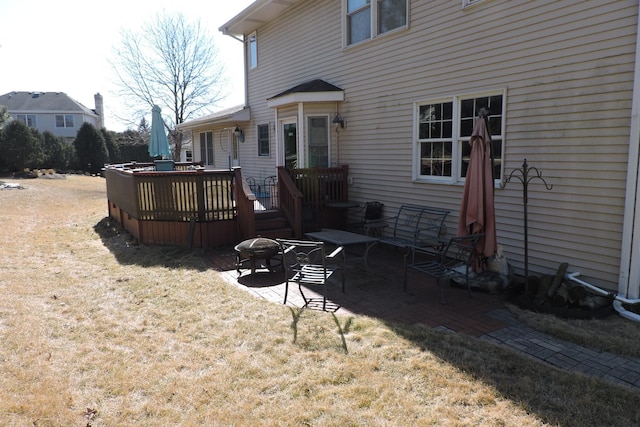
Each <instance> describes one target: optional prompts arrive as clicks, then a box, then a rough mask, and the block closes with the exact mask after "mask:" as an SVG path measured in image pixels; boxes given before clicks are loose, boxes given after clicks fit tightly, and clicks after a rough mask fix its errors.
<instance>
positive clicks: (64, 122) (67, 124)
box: [56, 114, 74, 128]
mask: <svg viewBox="0 0 640 427" xmlns="http://www.w3.org/2000/svg"><path fill="white" fill-rule="evenodd" d="M56 127H57V128H72V127H74V120H73V114H56Z"/></svg>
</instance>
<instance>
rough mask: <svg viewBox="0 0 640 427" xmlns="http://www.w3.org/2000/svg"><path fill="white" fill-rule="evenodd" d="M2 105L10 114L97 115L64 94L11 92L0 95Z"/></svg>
mask: <svg viewBox="0 0 640 427" xmlns="http://www.w3.org/2000/svg"><path fill="white" fill-rule="evenodd" d="M0 105H4V106H5V107H7V109H8V110H9V111H10V112H25V113H27V112H39V113H51V112H65V113H73V112H82V113H84V114H89V115H92V116H95V115H96V112H95V111H94V110H92V109H90V108H87V107H85V106H84V105H82V104H81V103H79V102H78V101H76V100H75V99H73V98H71V97H69V96H68V95H67V94H66V93H64V92H9V93H5V94H4V95H0Z"/></svg>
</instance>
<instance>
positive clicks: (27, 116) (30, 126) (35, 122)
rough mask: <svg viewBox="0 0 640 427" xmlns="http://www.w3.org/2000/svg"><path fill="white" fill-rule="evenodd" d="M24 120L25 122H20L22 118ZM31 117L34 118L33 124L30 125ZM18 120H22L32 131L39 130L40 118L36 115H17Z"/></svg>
mask: <svg viewBox="0 0 640 427" xmlns="http://www.w3.org/2000/svg"><path fill="white" fill-rule="evenodd" d="M21 116H22V117H23V118H24V121H23V120H20V117H21ZM29 117H31V118H33V124H32V125H29ZM16 120H20V121H21V122H22V123H24V124H25V125H26V126H27V127H29V128H31V129H37V128H38V116H37V115H36V114H28V113H24V114H23V113H20V114H16Z"/></svg>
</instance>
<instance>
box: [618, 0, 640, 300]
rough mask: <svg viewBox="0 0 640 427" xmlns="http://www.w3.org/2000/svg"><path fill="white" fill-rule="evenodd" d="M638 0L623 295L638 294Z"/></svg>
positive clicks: (622, 258) (620, 287)
mask: <svg viewBox="0 0 640 427" xmlns="http://www.w3.org/2000/svg"><path fill="white" fill-rule="evenodd" d="M639 145H640V1H639V2H638V13H637V23H636V55H635V70H634V75H633V95H632V99H631V124H630V131H629V157H628V164H627V191H626V194H625V209H624V223H623V228H622V250H621V256H620V276H619V279H618V294H620V295H624V296H625V297H626V298H630V299H636V298H638V297H640V231H638V232H636V225H637V226H638V228H639V229H640V193H639V191H640V187H639V183H638V178H639V177H638V172H639V167H638V162H639V160H640V147H639Z"/></svg>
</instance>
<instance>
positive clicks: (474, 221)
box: [458, 118, 497, 270]
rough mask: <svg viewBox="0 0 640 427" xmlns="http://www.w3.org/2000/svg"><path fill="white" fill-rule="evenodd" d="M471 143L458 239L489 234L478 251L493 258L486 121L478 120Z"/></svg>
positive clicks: (491, 190)
mask: <svg viewBox="0 0 640 427" xmlns="http://www.w3.org/2000/svg"><path fill="white" fill-rule="evenodd" d="M469 144H470V145H471V158H470V159H469V167H468V169H467V177H466V179H465V182H464V193H463V197H462V202H461V204H460V219H459V221H458V236H468V235H469V234H477V233H485V236H484V238H483V239H481V240H480V242H479V243H478V252H479V253H481V254H482V255H484V256H485V257H490V256H493V254H494V253H495V252H496V245H497V243H496V240H497V239H496V216H495V207H494V201H493V191H494V184H493V175H492V173H491V171H492V165H491V134H490V133H489V130H488V129H487V124H486V122H485V119H484V118H478V119H477V120H476V123H475V126H474V128H473V132H472V134H471V139H470V140H469ZM480 269H481V268H480ZM476 270H478V267H477V268H476Z"/></svg>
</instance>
